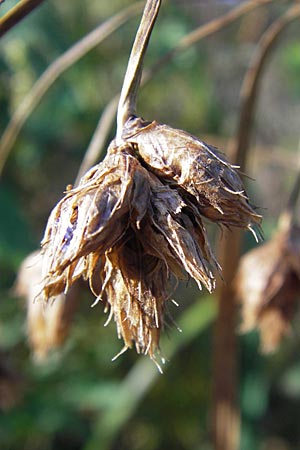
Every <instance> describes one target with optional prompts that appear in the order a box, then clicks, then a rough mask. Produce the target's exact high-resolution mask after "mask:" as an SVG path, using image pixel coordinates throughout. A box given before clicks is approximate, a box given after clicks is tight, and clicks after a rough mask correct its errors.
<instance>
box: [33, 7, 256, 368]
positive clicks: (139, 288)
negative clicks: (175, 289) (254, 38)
mask: <svg viewBox="0 0 300 450" xmlns="http://www.w3.org/2000/svg"><path fill="white" fill-rule="evenodd" d="M159 6H160V0H147V2H146V6H145V10H144V13H143V17H142V19H141V23H140V26H139V29H138V32H137V35H136V39H135V42H134V45H133V49H132V52H131V55H130V58H129V63H128V67H127V71H126V74H125V77H124V82H123V88H122V92H121V95H120V101H119V106H118V115H117V133H116V138H115V140H113V141H112V142H111V144H110V146H109V148H108V151H107V155H106V157H105V159H104V160H103V161H102V162H101V163H99V164H97V165H96V166H94V167H93V168H92V169H90V170H89V171H88V172H87V173H86V174H85V175H83V177H82V178H81V180H80V182H79V184H78V186H77V187H75V188H74V189H71V190H68V191H67V192H66V194H65V196H64V198H63V199H62V200H61V201H60V202H59V203H58V204H57V205H56V206H55V208H54V209H53V211H52V213H51V215H50V218H49V221H48V225H47V227H46V231H45V235H44V238H43V241H42V254H43V289H42V293H43V295H44V298H45V299H49V298H51V297H52V296H57V295H60V294H62V293H67V292H68V290H69V288H70V287H71V286H72V284H73V283H74V281H75V280H77V279H78V278H79V277H83V278H84V279H86V280H88V282H89V285H90V288H91V291H92V292H93V293H94V295H95V296H96V301H95V303H97V302H98V301H100V300H101V301H102V302H103V303H104V305H105V309H106V310H107V311H109V316H108V321H107V322H109V320H110V319H111V318H112V317H113V318H114V320H115V322H116V325H117V331H118V335H119V337H122V338H123V340H124V348H123V350H122V351H121V353H122V352H123V351H125V350H126V349H127V348H131V347H132V346H133V345H135V347H136V349H137V351H138V352H139V353H143V354H149V356H150V357H151V358H152V359H153V360H154V361H155V352H156V351H157V350H158V349H159V336H160V332H161V329H162V328H163V325H164V311H165V308H166V302H167V301H168V300H169V299H170V295H171V294H172V285H173V284H174V283H173V281H174V280H176V279H182V278H183V277H184V276H186V275H188V276H189V277H191V278H193V279H194V280H195V281H196V283H197V284H198V286H199V288H201V286H202V285H204V286H205V287H206V288H207V289H208V291H209V292H212V290H213V289H214V287H215V278H214V275H213V270H217V271H218V270H219V269H220V268H219V266H218V263H217V262H216V260H215V257H214V255H213V253H212V250H211V248H210V244H209V241H208V238H207V234H206V229H205V227H204V225H203V222H202V218H203V217H206V218H209V219H210V220H211V221H213V222H216V223H218V224H220V225H225V226H237V227H240V228H245V229H249V230H251V231H252V232H254V231H253V227H254V226H255V225H258V226H259V223H260V221H261V217H260V216H259V215H258V214H257V213H256V212H255V211H254V210H253V208H252V207H251V206H250V204H249V202H248V197H247V195H246V193H245V191H244V187H243V185H242V183H241V180H240V178H239V175H238V173H237V172H236V168H235V167H234V166H232V165H230V164H229V163H228V162H227V161H226V159H225V158H224V156H223V155H222V154H221V153H220V152H219V151H218V150H217V149H215V148H212V147H209V146H208V145H206V144H205V143H203V142H202V141H200V140H199V139H197V138H195V137H194V136H191V135H189V134H188V133H186V132H184V131H181V130H175V129H172V128H171V127H169V126H167V125H161V124H159V123H157V122H155V121H154V122H146V121H144V120H143V119H141V118H138V117H136V115H135V109H136V96H137V91H138V87H139V83H140V79H141V70H142V62H143V58H144V55H145V52H146V48H147V44H148V41H149V37H150V34H151V30H152V28H153V25H154V22H155V19H156V17H157V14H158V10H159ZM254 234H255V232H254Z"/></svg>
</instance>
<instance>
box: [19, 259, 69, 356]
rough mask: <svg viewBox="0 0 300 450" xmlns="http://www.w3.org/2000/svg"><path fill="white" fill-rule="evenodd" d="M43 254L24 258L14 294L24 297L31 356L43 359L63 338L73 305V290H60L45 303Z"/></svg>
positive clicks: (67, 328)
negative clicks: (65, 291) (65, 292)
mask: <svg viewBox="0 0 300 450" xmlns="http://www.w3.org/2000/svg"><path fill="white" fill-rule="evenodd" d="M42 262H43V261H42V255H41V253H40V252H38V251H36V252H33V253H31V254H30V255H28V256H27V258H25V259H24V261H23V263H22V264H21V267H20V269H19V273H18V278H17V281H16V285H15V292H16V294H17V295H19V296H21V297H24V298H26V300H27V335H28V339H29V343H30V346H31V348H32V350H33V354H34V357H35V359H36V360H37V361H42V360H43V359H44V358H45V357H46V356H47V355H48V352H49V351H50V350H52V349H55V348H57V347H59V346H60V345H61V344H62V343H63V342H64V340H65V338H66V336H67V334H68V331H69V327H70V324H71V322H72V317H73V311H74V308H75V290H74V287H73V288H72V289H70V291H69V292H68V293H67V294H64V292H62V290H58V291H59V293H58V294H57V295H55V296H53V297H52V300H51V301H48V302H46V303H45V302H44V296H43V293H42V288H43V278H42Z"/></svg>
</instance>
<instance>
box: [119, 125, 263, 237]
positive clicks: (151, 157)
mask: <svg viewBox="0 0 300 450" xmlns="http://www.w3.org/2000/svg"><path fill="white" fill-rule="evenodd" d="M123 137H124V139H127V140H128V141H130V142H131V143H134V144H135V145H136V147H137V152H138V154H139V155H140V157H141V159H142V160H143V161H145V163H146V164H147V166H148V167H149V169H150V170H152V171H153V172H154V173H156V175H157V176H159V177H160V178H161V179H163V180H165V181H166V182H174V183H176V184H177V185H178V186H179V187H181V188H182V189H183V190H185V191H186V192H187V193H189V194H191V195H192V196H193V197H195V199H196V200H197V204H198V206H199V207H200V208H201V213H202V214H203V215H205V216H206V217H208V218H209V219H211V220H213V221H215V222H219V223H221V224H224V225H228V226H237V227H240V228H248V229H249V228H251V227H252V226H253V225H258V224H259V223H260V222H261V216H259V215H258V214H257V213H255V211H254V210H253V209H252V207H251V206H250V205H249V202H248V197H247V194H246V193H245V189H244V186H243V184H242V182H241V180H240V177H239V175H238V174H237V172H236V170H235V169H234V167H233V166H231V164H229V162H227V161H226V159H225V157H224V155H223V154H222V153H221V152H219V151H218V150H217V149H216V148H215V147H211V146H209V145H207V144H205V143H204V142H203V141H200V140H199V139H198V138H196V137H195V136H192V135H190V134H188V133H186V132H185V131H182V130H178V129H173V128H171V127H169V126H168V125H164V124H160V123H158V122H156V121H153V122H146V121H144V120H143V119H141V118H134V117H133V118H131V119H129V120H128V122H127V123H126V125H125V129H124V132H123Z"/></svg>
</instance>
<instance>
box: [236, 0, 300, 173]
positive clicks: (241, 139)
mask: <svg viewBox="0 0 300 450" xmlns="http://www.w3.org/2000/svg"><path fill="white" fill-rule="evenodd" d="M299 17H300V5H299V4H295V5H293V6H292V7H290V8H289V9H288V10H287V11H286V13H285V14H283V15H282V16H281V17H279V19H277V20H276V21H275V22H273V24H272V25H270V26H269V28H268V29H267V30H266V31H265V33H264V34H263V36H262V37H261V39H260V41H259V43H258V44H257V46H256V51H255V53H254V55H253V57H252V60H251V62H250V66H249V68H248V70H247V72H246V75H245V77H244V81H243V84H242V88H241V93H240V101H241V110H240V115H239V124H238V130H237V137H236V139H235V140H234V141H233V143H232V144H231V145H230V147H229V156H230V157H231V160H232V161H234V162H235V164H238V165H240V166H241V167H243V166H244V165H245V158H246V154H247V150H248V147H249V145H250V137H251V133H252V128H253V119H254V115H255V107H256V101H257V98H258V91H259V88H260V81H261V78H262V77H261V76H262V74H263V71H264V67H265V64H266V62H267V61H268V57H269V55H270V54H271V52H272V50H273V48H274V47H275V45H276V43H277V41H278V38H279V37H280V35H281V33H282V32H283V31H284V30H285V28H286V26H287V25H289V24H290V23H291V22H293V21H294V20H296V19H298V18H299Z"/></svg>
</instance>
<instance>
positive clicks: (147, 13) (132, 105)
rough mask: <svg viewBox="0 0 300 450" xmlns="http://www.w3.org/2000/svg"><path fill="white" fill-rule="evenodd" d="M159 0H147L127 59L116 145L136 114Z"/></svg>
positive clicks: (119, 108) (119, 106) (118, 116)
mask: <svg viewBox="0 0 300 450" xmlns="http://www.w3.org/2000/svg"><path fill="white" fill-rule="evenodd" d="M160 3H161V2H160V0H147V2H146V5H145V9H144V12H143V16H142V19H141V22H140V26H139V28H138V31H137V34H136V36H135V40H134V43H133V47H132V50H131V54H130V57H129V61H128V65H127V69H126V73H125V77H124V82H123V86H122V90H121V95H120V101H119V105H118V112H117V136H116V140H117V143H120V142H122V131H123V127H124V124H125V122H126V121H127V120H128V119H129V117H130V116H131V115H133V114H135V112H136V98H137V92H138V89H139V86H140V81H141V77H142V69H143V60H144V56H145V54H146V50H147V46H148V42H149V39H150V36H151V32H152V29H153V26H154V23H155V20H156V18H157V15H158V11H159V8H160Z"/></svg>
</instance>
